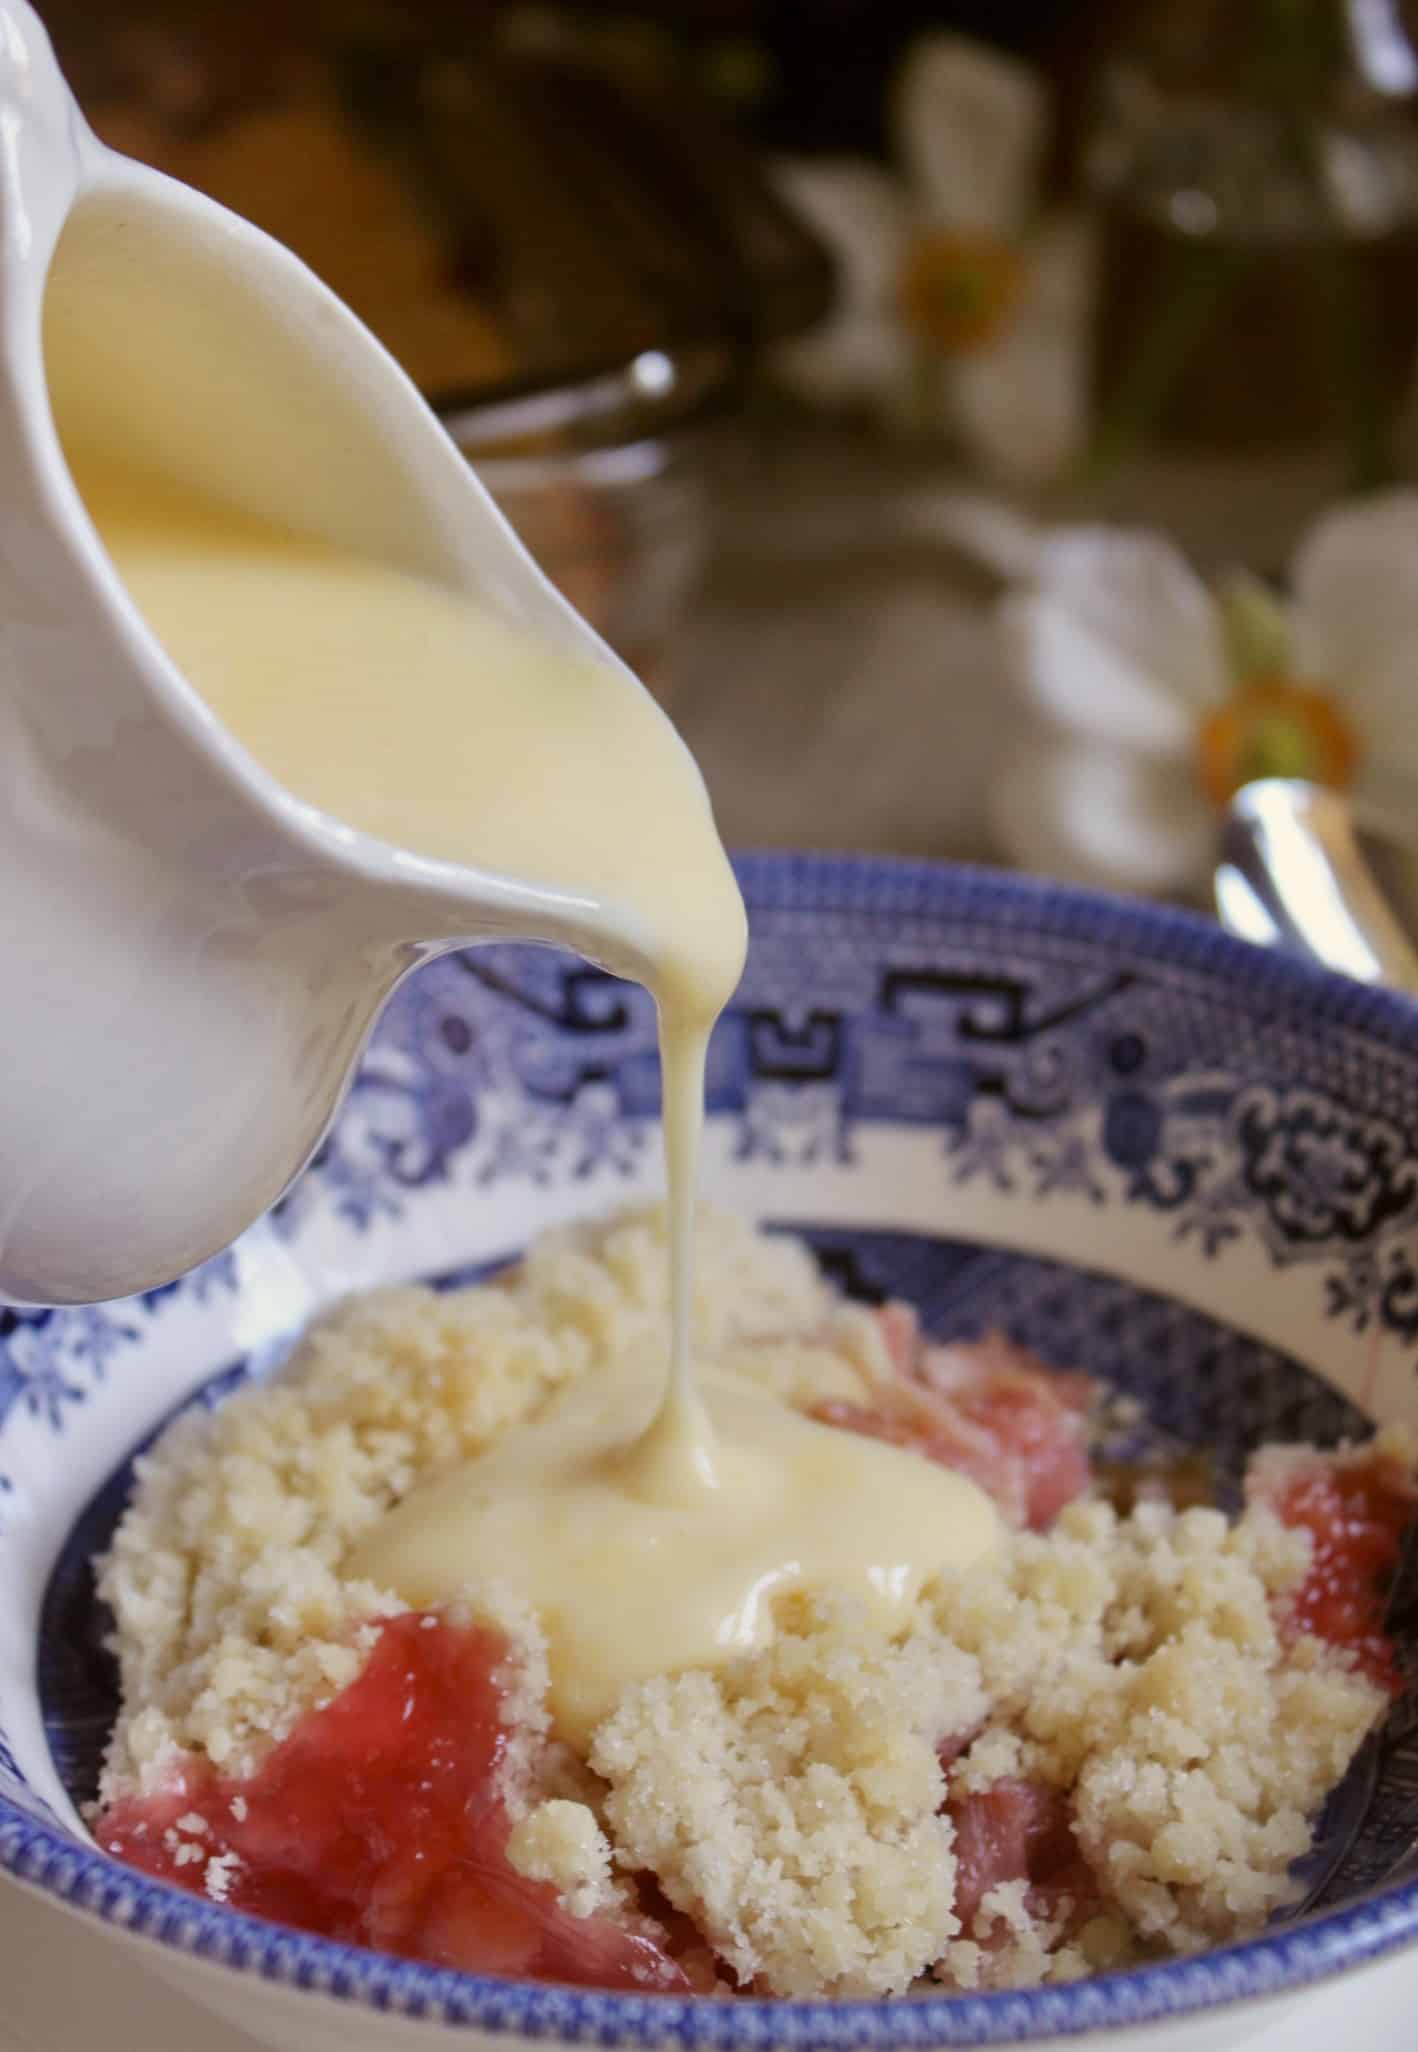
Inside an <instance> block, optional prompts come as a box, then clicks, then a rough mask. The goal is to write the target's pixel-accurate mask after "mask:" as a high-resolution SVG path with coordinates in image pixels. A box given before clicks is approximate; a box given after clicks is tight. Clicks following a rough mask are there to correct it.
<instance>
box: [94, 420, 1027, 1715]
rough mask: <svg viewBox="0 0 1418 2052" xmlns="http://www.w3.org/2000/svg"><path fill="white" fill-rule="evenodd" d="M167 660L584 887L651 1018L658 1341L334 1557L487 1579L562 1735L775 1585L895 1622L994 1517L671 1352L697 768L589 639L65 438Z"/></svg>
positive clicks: (447, 839) (723, 941)
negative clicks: (537, 1631) (656, 1117)
mask: <svg viewBox="0 0 1418 2052" xmlns="http://www.w3.org/2000/svg"><path fill="white" fill-rule="evenodd" d="M67 453H68V455H69V459H70V462H71V466H72V468H73V470H74V474H75V478H76V481H77V483H78V485H79V488H80V491H81V493H82V495H83V497H84V500H85V503H86V505H87V507H88V509H89V512H90V514H91V516H92V518H93V520H94V522H95V525H96V527H97V529H98V531H99V534H100V536H101V538H102V540H103V542H104V543H105V545H106V547H107V549H108V551H109V554H110V556H111V557H112V559H113V561H114V563H115V566H116V568H117V569H118V571H119V574H120V575H121V576H122V578H123V580H124V582H125V584H126V585H127V587H128V589H129V591H130V593H131V595H132V597H133V598H134V600H135V602H136V603H137V605H138V607H139V608H140V610H141V611H142V613H143V615H144V617H145V618H146V620H147V622H148V624H149V626H150V627H151V629H152V630H153V632H154V633H155V635H156V636H157V638H158V640H159V641H160V642H161V643H162V645H163V647H164V648H165V649H166V651H167V653H168V655H169V656H170V657H171V658H172V660H173V661H174V662H175V664H176V665H177V667H178V669H179V670H180V671H181V672H182V673H183V675H184V676H185V677H186V678H187V679H188V681H189V682H190V683H191V684H192V685H193V687H194V688H195V689H196V690H197V692H198V693H199V694H200V695H201V696H202V698H203V699H204V700H205V701H206V703H207V704H208V706H209V707H210V708H211V710H212V711H213V712H214V713H215V714H216V716H217V717H218V718H219V719H220V720H221V721H222V722H223V724H224V725H225V726H226V727H227V728H228V730H229V731H230V732H231V733H232V734H233V735H234V736H235V738H236V739H237V740H238V741H239V742H240V743H242V745H243V746H244V747H245V748H246V749H247V750H248V751H249V753H250V754H251V756H252V757H253V758H254V759H255V760H256V762H258V763H259V764H260V765H261V767H262V768H263V769H265V770H266V771H267V772H268V773H269V774H270V775H271V776H273V777H274V778H276V779H277V781H278V782H280V783H281V784H282V785H284V786H285V788H286V789H287V790H288V791H290V792H291V793H292V794H293V795H294V796H295V797H296V798H298V799H300V800H303V801H304V802H306V803H308V804H310V805H313V806H315V807H318V808H319V809H320V810H321V811H323V812H325V813H327V814H329V815H331V816H332V817H333V818H335V819H336V820H339V821H341V822H343V823H345V824H347V825H349V826H353V827H356V828H359V829H360V830H362V831H363V832H365V833H368V834H371V835H374V836H376V837H377V838H379V839H381V840H383V841H385V842H391V843H393V844H395V845H396V846H399V847H402V848H406V849H409V850H411V851H413V852H415V853H417V854H419V855H423V856H429V857H435V858H439V859H442V860H444V861H448V862H452V863H456V864H460V865H462V866H465V867H471V868H475V869H478V870H481V871H484V872H492V873H495V874H498V875H501V876H504V877H511V878H515V879H516V880H518V881H520V882H525V883H532V884H537V885H539V886H542V887H544V888H547V889H549V890H554V891H556V892H558V893H561V894H564V895H566V896H570V897H574V898H575V899H577V900H579V901H581V903H582V904H583V905H584V904H586V903H589V904H590V906H591V908H592V913H593V916H594V921H595V922H596V923H598V924H599V925H600V926H601V927H602V928H603V930H604V933H605V951H606V956H607V958H608V959H610V960H612V961H615V960H617V959H623V957H624V954H625V940H626V936H627V935H633V936H634V945H635V953H636V956H637V958H638V959H640V960H643V961H645V962H646V963H648V965H649V973H648V974H647V977H646V981H647V983H648V984H649V986H650V989H651V991H652V994H653V996H654V999H655V1002H656V1007H657V1011H658V1015H659V1027H660V1049H661V1064H662V1072H663V1077H664V1131H665V1147H666V1163H667V1173H668V1185H669V1224H670V1246H671V1280H670V1303H671V1324H672V1348H671V1364H670V1368H669V1372H668V1373H667V1372H666V1364H665V1362H664V1361H663V1359H660V1358H656V1357H655V1356H654V1355H653V1354H650V1355H647V1356H646V1357H645V1358H643V1359H640V1360H634V1361H626V1362H623V1363H621V1364H620V1365H619V1367H618V1369H617V1372H616V1373H615V1374H614V1375H611V1376H608V1377H601V1378H597V1383H596V1386H595V1387H585V1386H578V1387H577V1388H575V1389H573V1390H571V1391H570V1392H569V1393H567V1394H566V1395H564V1396H562V1397H559V1398H554V1399H553V1400H552V1401H551V1403H550V1405H549V1406H548V1407H547V1409H546V1410H544V1411H543V1412H542V1413H541V1414H540V1415H539V1416H538V1417H536V1418H535V1419H533V1420H532V1421H531V1423H530V1424H529V1425H527V1426H526V1427H524V1428H522V1429H521V1430H519V1431H517V1432H515V1433H513V1434H512V1435H510V1436H509V1437H508V1438H507V1439H505V1440H502V1441H499V1442H498V1444H497V1446H496V1448H495V1449H494V1450H493V1451H491V1452H489V1453H486V1454H482V1455H479V1456H477V1457H475V1458H473V1459H472V1460H470V1461H467V1462H465V1463H464V1464H463V1465H461V1466H460V1467H458V1468H456V1469H454V1470H453V1471H451V1472H450V1473H447V1474H445V1475H443V1476H441V1477H438V1478H437V1479H436V1480H434V1481H433V1482H431V1483H428V1484H426V1485H424V1486H423V1487H421V1488H419V1489H417V1490H415V1491H414V1492H413V1493H412V1495H411V1496H409V1497H408V1498H406V1499H405V1500H404V1502H403V1503H401V1504H400V1505H398V1506H397V1507H396V1508H395V1509H394V1510H393V1511H392V1512H391V1513H390V1514H389V1515H388V1516H387V1517H386V1519H385V1520H384V1521H383V1522H382V1523H381V1524H380V1525H378V1526H376V1527H375V1528H374V1530H373V1531H372V1532H371V1533H370V1534H369V1535H368V1536H367V1537H366V1539H365V1540H364V1541H363V1542H362V1544H361V1546H360V1547H359V1549H358V1558H357V1559H356V1560H355V1561H354V1562H352V1563H351V1569H350V1571H351V1572H352V1573H354V1574H356V1575H358V1576H361V1577H363V1578H367V1579H368V1580H370V1581H372V1582H374V1583H376V1584H378V1585H379V1586H381V1587H385V1588H390V1589H392V1590H394V1591H395V1592H396V1593H397V1594H398V1595H399V1596H400V1597H401V1598H402V1599H404V1600H405V1601H408V1602H410V1603H412V1604H417V1605H426V1604H434V1603H439V1602H445V1601H451V1600H455V1599H457V1598H458V1597H459V1596H461V1595H463V1594H464V1593H466V1592H467V1591H468V1590H470V1589H475V1588H476V1587H477V1586H478V1585H479V1584H483V1585H486V1584H487V1583H488V1582H489V1581H490V1580H496V1581H497V1582H499V1583H501V1584H503V1585H504V1586H508V1587H510V1588H511V1589H512V1590H513V1591H514V1592H516V1593H518V1594H520V1595H522V1596H523V1597H524V1598H525V1599H526V1600H527V1601H528V1602H529V1604H530V1605H531V1607H532V1608H533V1609H534V1610H535V1611H536V1612H537V1613H538V1615H539V1616H540V1618H541V1622H542V1624H543V1626H544V1628H545V1630H546V1633H547V1638H548V1642H549V1653H550V1664H551V1676H552V1709H553V1714H554V1715H555V1716H556V1718H557V1719H558V1721H559V1722H560V1723H561V1724H562V1725H563V1726H564V1727H565V1728H566V1730H567V1732H568V1735H572V1734H582V1735H584V1734H585V1733H586V1732H588V1731H589V1730H590V1729H592V1728H593V1727H594V1724H595V1723H596V1721H598V1719H599V1718H600V1717H601V1716H603V1715H604V1714H605V1713H606V1712H607V1711H608V1710H609V1709H610V1708H611V1707H613V1704H614V1702H615V1700H616V1698H617V1696H618V1694H619V1693H620V1690H621V1689H622V1688H623V1687H624V1686H625V1685H626V1684H627V1683H629V1682H630V1681H632V1680H635V1679H638V1678H641V1677H642V1676H644V1675H647V1674H651V1673H656V1672H668V1671H672V1670H673V1669H675V1668H681V1667H687V1666H694V1665H705V1664H710V1663H712V1662H716V1661H721V1660H724V1659H727V1658H729V1657H731V1656H732V1655H733V1654H734V1653H735V1652H737V1651H740V1650H743V1649H746V1648H748V1647H750V1646H754V1645H761V1644H762V1643H764V1641H765V1639H766V1638H767V1637H768V1636H769V1635H770V1634H771V1631H772V1601H773V1598H774V1597H775V1596H776V1595H777V1594H780V1593H785V1592H787V1591H788V1590H791V1589H801V1588H809V1589H811V1588H817V1587H824V1586H829V1585H830V1586H834V1587H839V1588H840V1587H846V1588H848V1589H852V1590H855V1591H857V1592H858V1593H860V1594H861V1595H862V1596H863V1597H864V1598H865V1599H866V1600H867V1601H868V1602H870V1603H871V1604H872V1605H873V1606H874V1607H875V1608H876V1609H877V1610H878V1611H879V1612H885V1613H886V1614H887V1615H888V1616H889V1617H891V1618H892V1619H899V1620H904V1619H905V1617H906V1615H907V1613H908V1611H909V1609H910V1607H911V1605H912V1604H913V1603H914V1602H915V1600H916V1598H917V1596H918V1595H919V1593H920V1590H921V1588H922V1586H923V1585H924V1583H925V1582H927V1581H928V1580H929V1579H930V1578H931V1577H932V1576H933V1575H935V1574H936V1573H938V1572H939V1571H941V1570H942V1569H944V1568H946V1567H954V1566H959V1565H963V1564H965V1563H968V1561H970V1560H971V1559H973V1558H975V1557H977V1556H978V1555H980V1554H982V1553H983V1552H985V1551H986V1550H988V1549H989V1548H990V1547H991V1546H992V1545H993V1544H994V1543H995V1540H996V1537H997V1520H996V1515H995V1512H994V1510H993V1508H992V1506H991V1505H990V1503H989V1501H988V1499H987V1498H986V1497H985V1496H984V1495H983V1493H982V1492H981V1491H980V1490H979V1489H978V1488H976V1487H975V1485H974V1484H972V1483H970V1482H968V1481H966V1480H965V1479H964V1478H962V1477H960V1476H956V1475H953V1474H950V1473H949V1472H947V1471H945V1470H943V1469H941V1468H939V1467H936V1466H934V1465H932V1464H928V1463H926V1462H923V1461H921V1460H920V1459H919V1458H918V1457H917V1456H915V1455H913V1454H910V1453H906V1452H902V1451H900V1450H898V1449H896V1448H893V1447H890V1446H886V1445H882V1444H878V1443H873V1442H871V1441H868V1440H865V1439H861V1438H858V1437H856V1436H854V1435H846V1434H842V1433H839V1432H836V1431H834V1430H833V1429H832V1428H830V1427H828V1426H825V1425H821V1424H818V1423H816V1422H815V1421H813V1420H811V1419H808V1418H805V1417H802V1416H800V1415H799V1414H797V1413H796V1412H792V1411H790V1410H788V1408H787V1407H786V1406H784V1405H781V1404H779V1403H777V1402H776V1401H773V1400H771V1399H768V1398H766V1397H764V1396H763V1395H762V1393H761V1392H757V1391H752V1390H750V1389H748V1388H747V1387H745V1386H743V1385H741V1384H738V1383H736V1381H735V1378H733V1377H731V1376H727V1375H712V1374H711V1375H708V1376H704V1377H701V1376H697V1375H696V1374H695V1372H694V1366H693V1363H692V1361H691V1315H690V1314H691V1305H692V1271H691V1227H692V1212H693V1202H694V1188H695V1177H696V1163H697V1156H698V1150H699V1140H700V1131H701V1126H702V1118H703V1097H704V1066H705V1051H706V1048H707V1044H708V1038H709V1034H710V1031H711V1029H712V1027H713V1025H714V1022H715V1020H716V1019H717V1017H718V1015H719V1013H720V1011H721V1010H722V1009H723V1007H724V1005H725V1004H726V1003H727V1001H728V999H729V997H730V996H731V995H732V993H733V990H734V987H735V985H736V984H737V982H738V979H739V976H740V974H741V971H742V967H743V960H744V952H745V947H746V939H747V934H746V921H745V915H744V908H743V901H742V899H741V897H740V895H739V891H738V887H737V884H736V883H735V880H734V877H733V872H732V870H731V868H730V866H729V863H728V860H727V857H726V856H725V854H724V851H723V848H722V846H721V844H720V842H719V839H718V835H717V833H716V831H715V828H714V823H713V818H712V814H711V812H710V809H709V804H708V800H707V798H706V795H705V792H704V788H703V785H702V783H701V782H700V779H699V776H698V773H697V771H696V770H695V768H694V765H693V763H692V761H691V759H690V757H689V756H688V754H687V752H686V751H685V749H684V748H683V746H682V744H681V743H680V741H679V740H678V737H677V736H676V735H675V733H674V730H673V728H672V727H671V726H670V724H669V722H668V720H667V719H666V718H665V716H664V714H663V713H662V712H661V711H660V709H659V708H658V707H657V706H656V705H655V703H654V701H653V700H652V699H651V698H650V697H649V696H648V694H646V693H645V692H643V691H642V690H640V689H639V688H638V687H637V686H636V685H635V684H634V683H633V682H632V681H631V680H630V679H629V678H628V677H626V676H625V675H624V674H623V673H622V672H620V671H619V670H617V669H616V668H614V667H613V666H612V665H610V664H609V663H603V662H600V661H598V660H596V659H595V658H594V657H593V656H591V655H586V654H580V653H572V652H568V651H566V650H564V649H562V648H560V647H557V646H554V645H553V644H552V643H551V641H550V640H543V639H541V638H539V637H538V636H536V635H534V634H531V633H529V632H527V631H525V630H523V629H520V628H518V627H515V626H512V625H509V624H507V623H506V622H504V621H503V620H501V619H499V618H497V617H495V616H494V615H492V614H491V613H490V612H488V611H487V610H485V609H484V608H483V607H482V606H480V605H479V604H478V603H477V602H476V601H475V600H473V599H472V598H470V597H469V596H468V595H467V594H465V593H462V592H459V591H456V590H452V589H449V588H446V587H443V586H441V585H436V584H433V583H430V582H427V581H424V580H422V579H419V578H416V577H414V576H411V575H409V574H407V573H405V572H403V571H400V570H397V569H394V568H391V567H389V566H387V565H384V564H381V563H378V562H375V561H372V560H369V559H366V558H364V557H361V556H358V555H356V554H354V553H352V552H349V551H345V550H341V549H338V548H335V547H333V546H331V545H328V544H326V543H324V542H322V541H318V540H315V539H311V538H308V537H303V536H298V535H295V534H292V533H289V532H287V531H285V530H282V529H278V528H276V527H273V526H269V525H266V524H264V523H261V522H259V521H256V520H254V519H251V518H249V517H248V516H246V515H245V514H242V513H238V512H235V511H233V510H231V509H228V508H226V507H223V506H220V505H217V504H214V503H209V502H205V501H198V500H196V499H193V498H191V497H188V496H186V495H183V494H181V493H179V492H177V491H176V490H174V489H173V488H172V487H170V486H167V485H157V484H151V483H148V482H146V481H144V480H140V479H137V478H135V477H133V476H131V475H128V474H124V475H121V476H116V475H115V474H114V473H113V472H112V471H111V470H106V469H105V468H104V467H103V466H102V465H99V464H97V463H91V462H90V463H86V462H85V460H84V457H83V453H82V452H80V451H74V450H70V451H68V452H67Z"/></svg>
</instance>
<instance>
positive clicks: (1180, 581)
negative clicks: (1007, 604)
mask: <svg viewBox="0 0 1418 2052" xmlns="http://www.w3.org/2000/svg"><path fill="white" fill-rule="evenodd" d="M1039 584H1040V588H1041V590H1042V591H1043V592H1044V594H1045V595H1046V596H1047V597H1048V598H1050V599H1052V600H1053V601H1054V602H1055V604H1057V605H1060V606H1062V607H1064V608H1065V609H1066V610H1067V611H1068V612H1069V613H1070V614H1072V616H1073V618H1074V620H1075V621H1076V622H1077V623H1078V625H1080V626H1081V627H1085V628H1087V630H1088V631H1089V633H1090V634H1091V635H1092V636H1093V638H1094V639H1095V640H1096V641H1097V642H1099V643H1100V644H1101V645H1102V646H1103V647H1104V648H1106V649H1107V650H1109V651H1110V653H1111V655H1112V658H1113V660H1114V661H1115V662H1118V663H1122V664H1125V665H1126V666H1127V667H1128V668H1130V669H1133V670H1136V671H1138V672H1140V673H1141V674H1143V675H1144V676H1149V677H1152V678H1153V679H1155V681H1156V682H1157V683H1158V684H1159V685H1161V686H1162V688H1163V689H1164V690H1166V691H1168V692H1169V693H1170V694H1171V696H1172V697H1173V698H1175V699H1177V700H1178V701H1179V702H1180V703H1181V704H1182V705H1184V706H1186V707H1188V708H1189V709H1190V711H1191V713H1192V715H1193V716H1194V717H1195V716H1197V715H1199V714H1201V713H1203V712H1206V711H1209V710H1210V708H1211V707H1212V706H1214V705H1217V704H1219V703H1220V701H1221V699H1222V698H1223V697H1224V696H1225V694H1226V689H1227V679H1226V668H1225V658H1224V652H1223V649H1222V642H1221V623H1220V620H1219V618H1218V615H1217V611H1216V603H1215V601H1214V599H1213V598H1212V596H1211V594H1210V592H1208V590H1207V588H1206V586H1205V585H1204V584H1203V583H1202V581H1201V579H1200V578H1199V577H1198V576H1197V575H1196V573H1195V571H1193V570H1192V569H1191V567H1190V566H1189V565H1188V563H1187V561H1186V559H1185V557H1183V556H1182V554H1181V553H1180V551H1179V550H1177V549H1175V548H1174V547H1173V546H1172V544H1171V543H1170V542H1167V541H1164V540H1163V539H1162V537H1161V536H1160V535H1155V534H1149V533H1146V532H1144V531H1142V530H1134V529H1129V528H1108V527H1061V528H1056V529H1055V530H1054V532H1053V534H1052V535H1050V537H1049V539H1048V541H1047V542H1046V544H1045V546H1044V549H1043V551H1042V553H1041V556H1040V562H1039Z"/></svg>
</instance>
